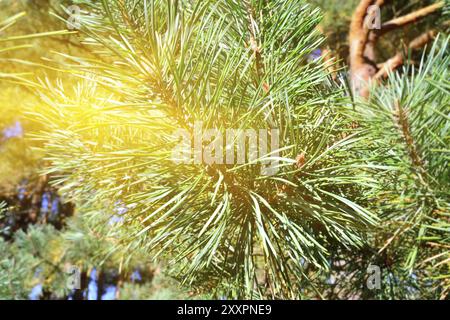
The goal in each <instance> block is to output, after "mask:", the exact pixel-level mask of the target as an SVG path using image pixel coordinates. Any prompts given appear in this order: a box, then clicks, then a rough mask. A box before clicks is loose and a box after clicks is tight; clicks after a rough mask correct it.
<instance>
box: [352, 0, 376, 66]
mask: <svg viewBox="0 0 450 320" xmlns="http://www.w3.org/2000/svg"><path fill="white" fill-rule="evenodd" d="M372 3H373V0H361V1H360V3H359V5H358V6H357V7H356V10H355V12H354V13H353V16H352V21H351V23H350V34H349V40H350V60H351V61H352V62H354V63H363V61H364V58H363V57H364V50H365V47H366V44H367V38H368V35H369V29H368V28H367V26H366V25H365V23H364V21H365V17H366V15H367V9H368V8H369V6H370V5H372Z"/></svg>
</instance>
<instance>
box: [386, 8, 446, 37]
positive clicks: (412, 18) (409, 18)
mask: <svg viewBox="0 0 450 320" xmlns="http://www.w3.org/2000/svg"><path fill="white" fill-rule="evenodd" d="M443 6H444V1H440V2H437V3H435V4H432V5H429V6H427V7H425V8H422V9H419V10H416V11H414V12H411V13H409V14H407V15H404V16H402V17H398V18H395V19H392V20H390V21H388V22H386V23H383V25H382V26H381V30H379V31H378V34H379V35H382V34H385V33H386V32H389V31H392V30H395V29H398V28H400V27H403V26H406V25H409V24H411V23H415V22H417V21H419V20H420V19H422V18H424V17H426V16H428V15H430V14H432V13H435V12H436V11H438V10H439V9H441V8H442V7H443Z"/></svg>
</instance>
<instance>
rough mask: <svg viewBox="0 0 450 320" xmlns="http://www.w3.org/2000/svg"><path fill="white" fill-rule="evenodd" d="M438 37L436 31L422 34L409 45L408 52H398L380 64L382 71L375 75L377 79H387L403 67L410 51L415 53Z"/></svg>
mask: <svg viewBox="0 0 450 320" xmlns="http://www.w3.org/2000/svg"><path fill="white" fill-rule="evenodd" d="M436 35H437V31H436V30H430V31H427V32H425V33H422V34H421V35H420V36H418V37H417V38H415V39H414V40H412V41H411V42H410V43H409V45H408V47H407V50H405V51H399V52H397V54H396V55H395V56H393V57H392V58H390V59H388V60H387V61H386V62H384V63H382V64H380V70H379V71H378V72H377V74H376V75H375V79H377V80H381V79H383V78H386V77H387V76H388V74H389V72H392V71H394V70H395V69H397V68H398V67H400V66H401V65H403V63H404V58H405V56H406V55H407V54H408V51H414V50H418V49H420V48H422V47H424V46H425V45H426V44H428V43H429V42H430V41H432V40H433V39H434V38H435V37H436Z"/></svg>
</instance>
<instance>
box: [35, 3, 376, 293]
mask: <svg viewBox="0 0 450 320" xmlns="http://www.w3.org/2000/svg"><path fill="white" fill-rule="evenodd" d="M84 5H85V7H84V10H85V11H84V14H82V15H81V16H80V17H78V18H80V22H81V26H82V28H81V32H82V33H83V34H84V35H85V38H84V40H83V43H84V44H85V45H86V46H92V48H94V49H95V53H96V54H97V55H98V58H96V59H83V58H80V57H71V56H67V55H66V58H67V60H66V63H65V64H64V65H62V66H60V68H61V69H63V70H65V71H66V72H67V73H68V74H70V75H74V74H75V75H80V77H82V78H84V80H83V81H80V83H79V85H78V86H77V87H76V88H75V89H74V90H73V91H72V92H71V90H70V88H65V87H64V85H63V84H57V85H53V84H51V83H44V82H41V86H42V90H41V91H40V94H41V100H42V102H43V104H44V105H45V107H43V106H40V107H39V108H40V109H41V110H42V111H41V112H39V111H37V112H36V113H33V114H32V116H33V118H34V119H36V120H37V121H40V122H42V123H45V126H46V128H49V129H48V131H47V132H46V134H43V135H41V138H42V139H43V140H45V141H47V152H48V157H47V159H48V160H49V161H51V163H52V165H51V168H50V169H49V171H48V173H49V174H58V175H59V178H58V179H57V180H56V183H58V184H60V185H61V186H62V190H63V191H64V192H66V193H67V194H70V195H71V199H72V200H73V201H75V202H77V203H81V204H84V205H92V206H95V205H98V204H100V205H101V206H102V207H105V208H108V209H109V212H113V210H114V208H115V207H116V206H117V205H120V206H123V207H124V208H125V209H124V212H123V220H122V221H121V223H120V228H118V232H120V241H119V243H118V244H117V248H118V250H120V248H123V247H125V248H127V251H128V252H130V251H131V250H130V249H131V248H145V249H146V250H148V253H149V256H152V257H157V258H160V259H163V260H165V261H167V263H168V265H169V267H170V268H171V270H172V272H173V274H174V275H175V276H177V277H178V278H179V279H180V280H181V281H182V282H183V283H185V284H188V285H190V286H193V287H198V288H201V289H208V288H209V289H212V290H213V291H214V292H216V294H217V296H219V295H222V296H225V297H254V298H255V297H271V298H298V297H302V296H307V295H311V294H313V295H318V296H320V292H318V291H317V292H316V291H315V285H314V279H315V278H317V277H318V276H319V275H320V272H323V271H325V270H327V269H329V268H330V262H329V256H330V251H331V250H334V248H336V247H342V248H346V249H351V248H357V247H361V246H362V245H363V243H364V239H365V237H366V232H367V231H368V230H370V229H371V228H373V227H374V226H375V225H376V224H377V222H378V219H377V217H376V216H375V215H373V214H372V213H370V212H369V211H367V210H366V209H364V208H363V206H362V205H363V204H364V202H365V200H364V199H362V198H361V196H362V195H363V190H364V189H365V188H367V187H368V186H370V185H371V184H373V180H372V179H371V178H370V177H369V176H368V175H367V173H368V172H369V171H370V170H369V169H370V168H367V165H366V163H365V161H364V160H361V159H360V158H359V154H358V152H357V150H358V148H360V145H361V144H364V139H365V138H364V136H363V135H361V132H360V131H359V130H358V129H352V120H351V119H350V118H348V117H346V115H345V114H344V113H342V112H341V109H342V108H341V105H340V103H339V100H340V99H341V98H342V91H341V90H338V89H337V88H336V87H333V84H332V83H331V81H330V78H329V76H328V75H327V74H326V73H325V72H324V71H323V66H322V62H321V60H318V61H311V60H310V59H308V58H309V55H310V54H311V52H312V51H313V50H314V49H315V48H317V47H318V46H319V45H320V43H321V42H322V40H323V39H321V37H320V35H319V34H318V32H317V31H316V30H315V27H316V26H317V24H318V22H319V21H320V18H321V16H320V13H319V11H318V10H317V9H313V8H312V7H311V6H309V5H307V4H306V3H305V2H304V1H298V0H295V1H269V2H267V1H242V2H235V1H231V0H230V1H229V0H226V1H201V2H193V1H148V2H142V1H102V2H101V4H95V3H91V2H85V3H84ZM196 121H203V126H204V129H208V128H219V129H220V130H222V131H223V132H225V129H234V128H236V129H254V130H259V129H264V130H270V129H276V130H279V132H280V137H281V138H280V146H281V147H280V149H279V150H272V153H273V154H274V153H276V152H277V151H279V153H280V155H279V156H277V157H274V156H273V155H272V156H271V155H270V154H269V156H267V155H266V156H265V158H264V156H263V157H261V158H258V159H254V161H253V162H252V163H247V164H244V165H230V164H227V165H225V164H217V163H215V164H209V165H206V164H194V163H188V164H186V163H181V164H179V163H178V164H177V163H174V161H173V160H172V159H171V156H172V151H173V149H174V147H175V146H176V145H177V143H178V141H177V140H176V137H175V136H174V132H175V131H176V130H178V129H185V130H187V131H188V132H191V133H192V130H193V128H194V126H195V122H196ZM352 150H354V152H353V151H352ZM269 160H270V161H275V160H276V161H279V165H278V167H277V171H278V172H277V173H276V174H275V175H264V174H261V166H262V165H264V161H269ZM357 203H359V204H357ZM106 214H109V215H110V214H111V213H108V211H106ZM131 252H132V251H131ZM306 287H308V289H306V290H304V289H303V288H306Z"/></svg>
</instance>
